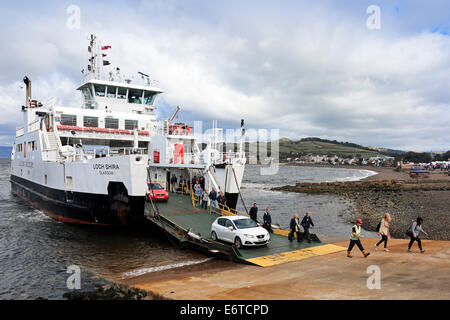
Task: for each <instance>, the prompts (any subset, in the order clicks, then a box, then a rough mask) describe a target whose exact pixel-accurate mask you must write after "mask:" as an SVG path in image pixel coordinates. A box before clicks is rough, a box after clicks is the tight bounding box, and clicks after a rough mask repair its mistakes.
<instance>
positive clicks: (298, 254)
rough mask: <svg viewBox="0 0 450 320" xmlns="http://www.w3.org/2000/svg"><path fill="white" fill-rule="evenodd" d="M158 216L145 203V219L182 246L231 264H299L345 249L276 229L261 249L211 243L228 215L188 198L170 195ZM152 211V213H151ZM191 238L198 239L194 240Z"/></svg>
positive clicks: (263, 265)
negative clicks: (218, 253)
mask: <svg viewBox="0 0 450 320" xmlns="http://www.w3.org/2000/svg"><path fill="white" fill-rule="evenodd" d="M155 204H156V207H157V210H158V211H159V214H158V215H155V214H152V212H151V211H152V208H153V207H152V206H151V204H149V203H147V206H146V216H147V218H148V219H149V220H150V221H152V222H153V223H154V224H156V225H158V226H159V227H161V228H163V229H164V230H165V231H167V232H169V233H170V234H172V235H173V236H174V237H176V238H177V239H178V240H180V241H181V242H187V243H190V244H191V245H193V246H195V245H199V246H203V247H204V248H209V250H210V251H211V250H219V251H221V252H222V253H223V254H227V255H230V256H233V259H234V260H237V261H241V262H244V261H245V262H247V263H251V264H255V265H259V266H261V267H270V266H274V265H277V264H282V263H287V262H291V261H298V260H303V259H307V258H311V257H314V256H320V255H326V254H329V253H334V252H339V251H344V250H345V248H344V247H340V246H336V245H330V244H326V243H322V242H320V240H319V238H318V237H317V236H315V235H312V241H311V243H308V242H306V241H302V242H298V241H297V240H294V241H292V242H291V241H289V240H288V238H287V235H288V231H287V230H281V229H275V230H274V233H272V234H271V238H270V241H269V244H267V245H266V246H262V247H245V248H241V249H237V248H236V247H235V246H234V245H233V244H231V243H226V242H221V241H220V242H219V241H213V240H212V239H211V225H212V223H213V222H214V221H215V220H216V219H217V218H218V217H220V216H222V215H230V214H231V213H230V212H228V211H220V210H219V211H218V212H220V213H222V214H220V213H217V212H212V211H210V210H209V209H203V208H199V207H198V206H195V207H194V205H193V201H192V199H191V197H190V196H187V195H181V194H174V193H171V194H170V199H169V201H167V202H160V203H155ZM153 211H154V210H153ZM192 234H193V235H195V236H197V237H198V238H199V239H198V238H193V237H192Z"/></svg>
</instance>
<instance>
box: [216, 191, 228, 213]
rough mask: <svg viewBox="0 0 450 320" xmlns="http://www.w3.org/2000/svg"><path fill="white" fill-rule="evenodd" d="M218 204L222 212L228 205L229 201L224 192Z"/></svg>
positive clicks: (218, 199)
mask: <svg viewBox="0 0 450 320" xmlns="http://www.w3.org/2000/svg"><path fill="white" fill-rule="evenodd" d="M217 202H219V207H220V209H221V210H223V209H224V207H225V206H226V205H227V199H226V198H225V196H224V195H223V192H221V193H220V195H219V197H218V198H217Z"/></svg>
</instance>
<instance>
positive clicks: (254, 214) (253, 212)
mask: <svg viewBox="0 0 450 320" xmlns="http://www.w3.org/2000/svg"><path fill="white" fill-rule="evenodd" d="M250 219H252V220H253V221H255V222H258V207H257V206H256V203H254V204H253V207H251V208H250Z"/></svg>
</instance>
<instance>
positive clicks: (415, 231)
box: [407, 217, 428, 253]
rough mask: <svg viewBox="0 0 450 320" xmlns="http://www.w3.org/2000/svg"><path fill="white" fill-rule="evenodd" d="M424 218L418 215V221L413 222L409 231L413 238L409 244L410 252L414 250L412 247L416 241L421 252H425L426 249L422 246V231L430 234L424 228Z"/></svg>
mask: <svg viewBox="0 0 450 320" xmlns="http://www.w3.org/2000/svg"><path fill="white" fill-rule="evenodd" d="M422 224H423V219H422V218H421V217H418V218H417V220H416V221H414V222H413V224H412V226H411V231H409V232H407V234H408V235H409V237H410V238H411V241H409V245H408V252H412V250H411V247H412V245H413V243H414V241H417V244H418V245H419V249H420V253H424V252H425V250H423V248H422V240H420V237H419V236H420V233H421V232H423V233H424V234H425V235H426V236H428V233H426V232H425V231H424V230H423V229H422Z"/></svg>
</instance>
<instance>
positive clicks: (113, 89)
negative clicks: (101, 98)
mask: <svg viewBox="0 0 450 320" xmlns="http://www.w3.org/2000/svg"><path fill="white" fill-rule="evenodd" d="M106 96H107V97H108V98H115V97H116V87H108V88H107V90H106Z"/></svg>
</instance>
